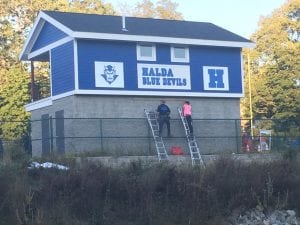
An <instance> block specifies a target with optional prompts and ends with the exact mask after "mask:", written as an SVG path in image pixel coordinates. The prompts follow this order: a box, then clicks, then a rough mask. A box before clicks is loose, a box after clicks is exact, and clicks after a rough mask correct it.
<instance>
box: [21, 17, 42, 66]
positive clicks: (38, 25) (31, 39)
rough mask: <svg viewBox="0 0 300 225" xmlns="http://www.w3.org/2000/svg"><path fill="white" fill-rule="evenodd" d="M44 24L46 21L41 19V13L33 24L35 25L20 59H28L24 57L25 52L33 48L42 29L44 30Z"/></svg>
mask: <svg viewBox="0 0 300 225" xmlns="http://www.w3.org/2000/svg"><path fill="white" fill-rule="evenodd" d="M43 25H44V21H43V20H41V13H39V15H38V17H37V19H36V20H35V22H34V24H33V27H32V28H31V30H30V33H29V35H28V37H27V39H26V41H25V43H24V45H23V48H22V51H21V53H20V55H19V60H23V59H24V60H26V58H24V54H25V53H26V52H27V51H28V49H31V48H32V46H33V43H34V41H35V40H36V38H37V36H38V34H39V33H40V31H41V30H42V27H43ZM34 36H35V37H34Z"/></svg>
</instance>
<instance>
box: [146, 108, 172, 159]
mask: <svg viewBox="0 0 300 225" xmlns="http://www.w3.org/2000/svg"><path fill="white" fill-rule="evenodd" d="M144 111H145V115H146V117H147V121H148V123H149V126H150V128H151V131H152V135H153V139H154V142H155V147H156V151H157V156H158V160H159V162H160V161H162V160H168V154H167V151H166V148H165V144H164V142H163V139H162V137H161V136H159V124H158V121H157V114H156V113H155V111H151V110H147V109H145V110H144Z"/></svg>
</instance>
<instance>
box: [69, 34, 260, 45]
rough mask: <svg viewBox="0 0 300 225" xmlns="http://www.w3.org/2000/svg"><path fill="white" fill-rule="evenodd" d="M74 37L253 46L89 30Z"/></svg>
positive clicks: (240, 43) (232, 42)
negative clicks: (92, 31)
mask: <svg viewBox="0 0 300 225" xmlns="http://www.w3.org/2000/svg"><path fill="white" fill-rule="evenodd" d="M73 35H74V38H87V39H102V40H119V41H134V42H152V43H170V44H184V45H207V46H222V47H239V48H254V47H255V44H254V43H252V42H234V41H215V40H203V39H190V38H173V37H157V36H144V35H128V34H109V33H91V32H74V33H73Z"/></svg>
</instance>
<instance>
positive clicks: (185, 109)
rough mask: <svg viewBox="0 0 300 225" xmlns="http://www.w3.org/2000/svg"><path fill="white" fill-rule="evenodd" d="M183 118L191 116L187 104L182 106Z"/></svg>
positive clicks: (190, 107) (190, 108)
mask: <svg viewBox="0 0 300 225" xmlns="http://www.w3.org/2000/svg"><path fill="white" fill-rule="evenodd" d="M182 113H183V116H191V115H192V106H191V105H188V104H183V107H182Z"/></svg>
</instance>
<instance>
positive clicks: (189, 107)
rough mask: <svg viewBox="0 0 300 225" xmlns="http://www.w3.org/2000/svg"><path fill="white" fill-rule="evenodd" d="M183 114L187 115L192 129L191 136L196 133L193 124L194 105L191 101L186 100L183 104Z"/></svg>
mask: <svg viewBox="0 0 300 225" xmlns="http://www.w3.org/2000/svg"><path fill="white" fill-rule="evenodd" d="M182 115H183V116H184V117H185V119H186V122H187V124H188V127H189V130H190V136H191V137H192V136H193V135H194V129H193V125H192V105H191V104H190V102H189V101H185V102H184V103H183V106H182Z"/></svg>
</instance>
